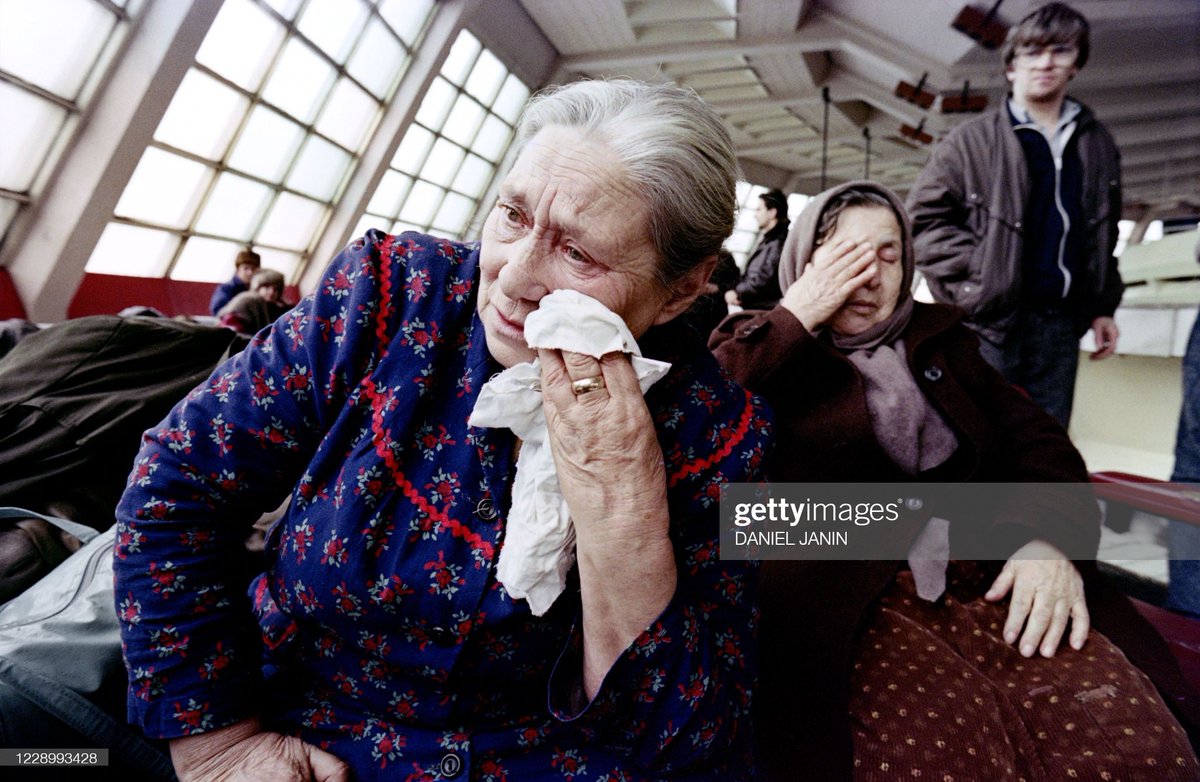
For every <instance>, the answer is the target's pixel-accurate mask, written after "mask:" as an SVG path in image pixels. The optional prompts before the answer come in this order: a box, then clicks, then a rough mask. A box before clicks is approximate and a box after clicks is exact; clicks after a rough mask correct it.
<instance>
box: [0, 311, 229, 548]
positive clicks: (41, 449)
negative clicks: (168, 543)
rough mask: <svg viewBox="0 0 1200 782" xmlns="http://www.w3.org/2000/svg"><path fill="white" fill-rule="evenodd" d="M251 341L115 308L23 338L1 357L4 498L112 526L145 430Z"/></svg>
mask: <svg viewBox="0 0 1200 782" xmlns="http://www.w3.org/2000/svg"><path fill="white" fill-rule="evenodd" d="M246 341H247V340H246V339H245V338H243V337H239V336H238V335H236V334H234V333H233V332H232V331H230V330H229V329H222V328H213V327H211V326H201V325H198V324H194V323H182V322H179V321H174V320H167V319H165V318H119V317H116V316H112V315H97V316H93V317H88V318H77V319H74V320H68V321H64V322H62V323H59V324H55V325H53V326H49V327H47V328H44V329H42V330H41V331H38V332H37V333H35V334H31V335H30V336H28V337H26V338H25V339H24V340H22V341H21V343H20V344H18V345H17V346H16V347H15V348H13V350H12V352H11V353H9V354H8V355H7V356H5V357H4V358H3V360H0V505H18V506H21V507H25V508H30V509H33V510H37V511H40V512H48V513H52V514H55V515H60V516H67V517H68V518H72V519H74V520H76V521H80V522H83V523H85V524H89V525H94V526H97V527H98V528H100V529H105V528H107V527H108V526H109V525H110V524H111V523H112V521H113V512H114V509H115V508H116V504H117V500H118V499H120V497H121V492H122V491H124V489H125V479H126V478H127V477H128V475H129V469H130V467H131V466H132V464H133V457H134V456H135V455H137V451H138V446H139V444H140V441H141V434H142V432H143V431H144V430H145V429H147V428H149V427H151V426H153V425H154V424H155V423H157V422H158V421H159V420H161V419H162V417H163V416H164V415H166V414H167V412H168V411H169V410H170V409H171V407H172V406H174V404H175V403H176V402H178V401H179V400H180V399H182V398H183V396H184V395H185V394H187V392H188V391H190V390H192V388H194V387H195V386H196V384H197V383H199V382H200V381H201V380H203V379H204V378H206V377H208V375H209V373H210V372H212V369H213V367H215V366H216V365H217V363H218V362H219V361H220V360H221V359H222V358H223V357H224V356H226V355H227V354H228V353H230V352H237V351H238V350H240V349H241V348H242V346H243V345H245V343H246Z"/></svg>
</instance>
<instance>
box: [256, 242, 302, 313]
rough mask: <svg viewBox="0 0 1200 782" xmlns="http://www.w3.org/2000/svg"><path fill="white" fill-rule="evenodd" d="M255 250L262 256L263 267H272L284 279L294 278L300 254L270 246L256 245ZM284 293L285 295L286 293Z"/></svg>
mask: <svg viewBox="0 0 1200 782" xmlns="http://www.w3.org/2000/svg"><path fill="white" fill-rule="evenodd" d="M255 252H257V253H258V254H259V255H260V256H262V265H263V268H264V269H274V270H275V271H277V272H279V273H280V274H282V275H283V279H284V280H285V281H287V280H291V279H293V278H295V276H296V269H297V268H298V267H299V266H300V256H299V255H297V254H296V253H289V252H284V251H283V250H276V249H274V248H271V247H257V248H255ZM284 295H285V296H286V294H284ZM291 303H293V304H294V303H295V302H291Z"/></svg>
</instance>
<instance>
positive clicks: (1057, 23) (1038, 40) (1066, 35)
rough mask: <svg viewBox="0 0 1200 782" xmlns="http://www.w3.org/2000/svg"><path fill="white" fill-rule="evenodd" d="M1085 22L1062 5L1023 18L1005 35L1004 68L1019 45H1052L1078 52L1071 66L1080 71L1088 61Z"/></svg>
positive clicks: (1075, 12) (1047, 7) (1085, 20)
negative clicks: (1058, 44) (1069, 45)
mask: <svg viewBox="0 0 1200 782" xmlns="http://www.w3.org/2000/svg"><path fill="white" fill-rule="evenodd" d="M1089 29H1090V25H1088V20H1087V19H1085V18H1084V17H1083V14H1081V13H1079V12H1078V11H1076V10H1075V9H1074V8H1071V7H1070V6H1069V5H1066V4H1065V3H1049V4H1047V5H1044V6H1042V7H1041V8H1039V9H1038V10H1036V11H1034V12H1033V13H1031V14H1029V15H1028V16H1026V17H1025V18H1024V19H1022V20H1021V21H1020V23H1019V24H1018V25H1017V26H1016V27H1014V28H1013V29H1012V30H1010V31H1009V33H1008V39H1007V40H1005V41H1004V48H1003V49H1002V53H1003V55H1004V65H1005V67H1007V66H1009V65H1012V61H1013V58H1014V57H1016V56H1017V49H1018V48H1020V47H1022V46H1049V45H1050V44H1055V43H1067V44H1073V45H1074V46H1075V47H1077V48H1078V49H1079V54H1078V56H1076V58H1075V67H1076V68H1082V67H1083V66H1084V65H1086V64H1087V60H1088V51H1089V46H1088V30H1089Z"/></svg>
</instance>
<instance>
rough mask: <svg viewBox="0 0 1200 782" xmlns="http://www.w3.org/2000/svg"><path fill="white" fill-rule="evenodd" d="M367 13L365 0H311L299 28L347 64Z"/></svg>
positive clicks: (311, 39)
mask: <svg viewBox="0 0 1200 782" xmlns="http://www.w3.org/2000/svg"><path fill="white" fill-rule="evenodd" d="M366 16H367V9H366V6H364V5H363V4H362V2H361V0H310V2H309V4H308V5H307V6H306V7H305V9H304V14H303V15H302V16H301V17H300V22H299V24H298V25H297V27H298V28H299V30H300V32H302V33H304V35H306V36H307V37H308V39H309V40H310V41H312V42H313V43H315V44H316V45H317V46H319V47H320V48H321V51H323V52H325V53H326V54H328V55H329V56H330V57H332V58H333V59H334V60H335V61H337V62H339V63H344V62H345V61H346V54H347V53H348V52H349V51H350V45H351V43H352V42H353V41H354V39H355V38H356V37H357V36H358V34H359V32H360V31H361V30H362V26H363V22H364V21H366Z"/></svg>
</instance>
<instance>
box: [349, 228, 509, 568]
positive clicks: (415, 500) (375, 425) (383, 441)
mask: <svg viewBox="0 0 1200 782" xmlns="http://www.w3.org/2000/svg"><path fill="white" fill-rule="evenodd" d="M394 240H395V237H394V236H388V238H387V241H385V242H384V243H383V244H382V245H381V246H380V248H379V257H380V270H379V299H380V302H379V310H378V312H376V314H375V336H376V337H377V338H378V339H379V364H376V367H378V366H380V365H381V364H382V363H383V359H384V357H385V356H386V355H387V352H388V348H389V346H390V343H391V335H390V334H389V333H388V328H387V321H388V317H389V316H390V315H391V313H392V309H393V296H392V262H391V255H392V244H393V243H394ZM363 386H364V388H365V389H366V392H367V396H369V397H370V398H371V432H372V433H373V434H374V440H375V453H377V454H379V456H380V458H382V459H383V461H384V463H385V464H386V465H387V466H388V469H389V470H391V472H392V477H393V478H394V479H395V481H396V486H397V487H398V488H399V489H400V491H401V492H403V493H404V496H405V497H407V498H408V499H409V501H410V502H412V504H413V505H416V506H417V507H418V508H419V509H420V510H421V511H423V512H424V513H425V514H426V515H428V516H429V518H431V519H433V520H434V521H436V522H437V524H438V527H440V528H441V529H448V530H450V534H451V535H453V536H454V537H456V538H461V539H463V540H465V541H466V542H467V543H468V544H470V546H471V548H472V549H473V550H475V551H482V552H483V553H484V556H486V557H487V558H488V559H491V558H492V556H493V547H492V544H491V543H490V542H489V541H486V540H484V539H483V537H482V536H480V535H479V534H478V533H476V532H472V531H471V529H470V528H469V527H467V526H466V525H464V524H463V523H462V522H460V521H458V520H457V519H452V518H450V517H449V516H447V515H446V513H445V512H444V511H440V510H438V509H437V508H435V507H434V506H433V505H431V504H429V502H428V501H426V499H425V498H424V497H423V496H421V494H420V492H418V491H417V489H416V487H414V486H413V485H412V482H411V481H409V480H408V478H405V477H404V472H403V471H402V470H401V469H400V464H399V463H398V462H397V461H396V455H395V454H394V453H393V452H392V450H391V449H390V448H388V447H387V443H388V442H391V440H392V436H391V432H389V431H388V430H387V429H384V427H383V398H382V397H380V395H379V393H378V390H377V389H376V386H375V381H374V380H373V379H372V378H370V377H368V378H367V379H366V380H365V381H363Z"/></svg>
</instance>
